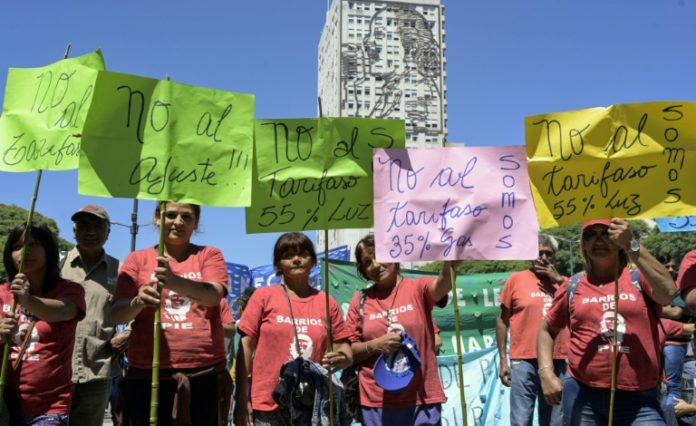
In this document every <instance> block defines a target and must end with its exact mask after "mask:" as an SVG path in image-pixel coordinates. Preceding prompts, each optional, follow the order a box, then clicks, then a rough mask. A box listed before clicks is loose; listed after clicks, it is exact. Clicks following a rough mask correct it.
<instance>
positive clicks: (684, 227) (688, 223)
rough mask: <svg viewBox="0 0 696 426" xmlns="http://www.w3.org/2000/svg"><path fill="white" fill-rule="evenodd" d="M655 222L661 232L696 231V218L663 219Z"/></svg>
mask: <svg viewBox="0 0 696 426" xmlns="http://www.w3.org/2000/svg"><path fill="white" fill-rule="evenodd" d="M655 222H656V223H657V228H658V229H659V230H660V232H687V231H696V216H677V217H663V218H660V219H655Z"/></svg>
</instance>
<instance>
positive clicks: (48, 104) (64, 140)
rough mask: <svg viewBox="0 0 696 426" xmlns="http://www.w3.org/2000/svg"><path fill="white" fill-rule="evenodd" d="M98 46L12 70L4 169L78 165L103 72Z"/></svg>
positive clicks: (5, 108)
mask: <svg viewBox="0 0 696 426" xmlns="http://www.w3.org/2000/svg"><path fill="white" fill-rule="evenodd" d="M103 69H104V58H103V57H102V53H101V51H100V50H97V51H96V52H93V53H89V54H87V55H83V56H78V57H76V58H70V59H63V60H61V61H58V62H55V63H53V64H51V65H47V66H44V67H39V68H10V69H9V70H8V72H7V85H6V86H5V100H4V102H3V104H2V116H0V153H1V154H2V156H1V157H0V170H3V171H7V172H28V171H32V170H39V169H41V170H69V169H74V168H76V167H77V162H78V158H79V155H80V139H79V134H80V133H81V132H82V126H83V124H84V122H85V117H86V116H87V111H88V110H89V107H90V103H91V101H92V95H93V93H94V84H95V81H96V79H97V73H98V71H99V70H103Z"/></svg>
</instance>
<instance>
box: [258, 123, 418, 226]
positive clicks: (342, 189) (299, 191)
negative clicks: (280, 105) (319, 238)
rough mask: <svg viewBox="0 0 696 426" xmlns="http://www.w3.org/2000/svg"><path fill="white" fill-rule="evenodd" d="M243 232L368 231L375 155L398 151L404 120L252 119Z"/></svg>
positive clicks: (370, 221) (370, 224)
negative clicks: (248, 197) (251, 172)
mask: <svg viewBox="0 0 696 426" xmlns="http://www.w3.org/2000/svg"><path fill="white" fill-rule="evenodd" d="M254 140H255V147H256V155H255V159H256V160H255V161H254V176H253V178H252V182H253V190H252V202H251V207H249V208H247V209H246V229H247V232H248V233H256V232H282V231H306V230H310V229H337V228H368V227H371V226H372V222H373V215H372V150H373V149H374V148H387V147H391V148H403V147H404V144H405V142H406V136H405V127H404V122H403V121H402V120H375V119H368V118H307V119H273V120H256V122H255V133H254Z"/></svg>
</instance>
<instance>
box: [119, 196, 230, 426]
mask: <svg viewBox="0 0 696 426" xmlns="http://www.w3.org/2000/svg"><path fill="white" fill-rule="evenodd" d="M160 205H164V206H165V207H164V208H165V212H164V223H160ZM200 213H201V210H200V207H199V206H198V205H195V204H183V203H174V202H167V203H158V204H157V208H156V209H155V225H157V226H162V227H164V230H163V231H164V254H165V256H164V257H158V256H157V247H156V246H155V247H149V248H146V249H143V250H139V251H136V252H133V253H131V254H130V255H129V256H128V257H127V258H126V260H125V261H124V263H123V267H122V268H121V272H120V274H119V277H118V282H117V285H116V292H115V295H114V300H115V302H114V305H113V319H114V321H115V322H117V323H126V322H129V321H131V320H133V323H132V326H131V328H132V331H131V341H130V346H129V349H128V361H129V364H130V366H129V368H128V371H127V373H126V376H125V378H124V380H123V382H122V385H121V386H122V387H123V388H122V391H123V392H122V394H123V396H124V398H125V400H124V405H123V407H124V408H123V410H124V412H123V417H124V424H126V425H142V424H147V423H148V418H149V411H150V409H149V407H150V389H151V378H152V348H153V338H152V336H153V318H154V309H153V308H155V307H157V306H160V307H161V316H162V324H161V327H162V340H161V352H160V389H159V407H158V419H159V422H160V423H159V424H160V425H162V424H165V425H167V424H171V423H172V422H174V423H179V422H183V423H184V424H191V421H192V418H191V416H192V415H193V416H195V421H193V423H194V424H197V425H198V424H200V425H218V424H225V423H224V422H226V420H227V412H228V407H229V395H230V389H231V379H230V376H229V374H228V373H227V371H226V368H225V347H224V338H223V329H222V321H221V319H220V315H221V312H220V299H221V298H222V297H223V296H224V295H225V293H226V292H227V285H228V274H227V267H226V265H225V260H224V259H223V257H222V253H220V250H218V249H217V248H214V247H206V246H199V245H195V244H192V243H191V235H192V234H193V232H194V231H195V230H196V229H197V228H198V223H199V221H200Z"/></svg>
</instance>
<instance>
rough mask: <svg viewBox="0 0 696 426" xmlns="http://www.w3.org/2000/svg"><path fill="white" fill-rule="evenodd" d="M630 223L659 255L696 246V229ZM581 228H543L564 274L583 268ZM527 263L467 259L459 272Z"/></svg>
mask: <svg viewBox="0 0 696 426" xmlns="http://www.w3.org/2000/svg"><path fill="white" fill-rule="evenodd" d="M630 226H631V230H632V231H633V233H634V235H635V236H636V238H637V239H638V240H639V241H640V242H641V244H643V246H644V247H645V248H646V249H647V250H648V251H649V252H650V253H652V254H653V255H654V256H656V257H657V256H665V255H668V256H670V257H672V258H673V259H675V260H676V262H677V263H679V262H680V261H681V258H682V257H683V256H684V254H685V253H686V252H688V251H689V250H694V249H696V232H660V230H659V229H658V228H657V226H651V225H649V224H648V223H647V222H646V221H644V220H634V221H631V222H630ZM581 231H582V225H581V224H573V225H563V226H559V227H556V228H549V229H544V230H542V232H543V233H546V234H549V235H552V236H553V237H555V238H556V240H558V252H556V269H558V271H559V272H560V273H561V274H563V275H565V276H570V275H572V274H573V273H576V272H580V271H582V268H583V259H582V253H581V252H580V234H581ZM441 267H442V262H432V263H428V264H426V265H424V266H423V267H421V269H422V270H426V271H439V270H440V268H441ZM528 267H529V262H528V261H492V260H483V261H482V260H468V261H464V262H463V263H462V266H461V267H460V268H459V273H460V274H476V273H490V272H514V271H520V270H523V269H525V268H528Z"/></svg>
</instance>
